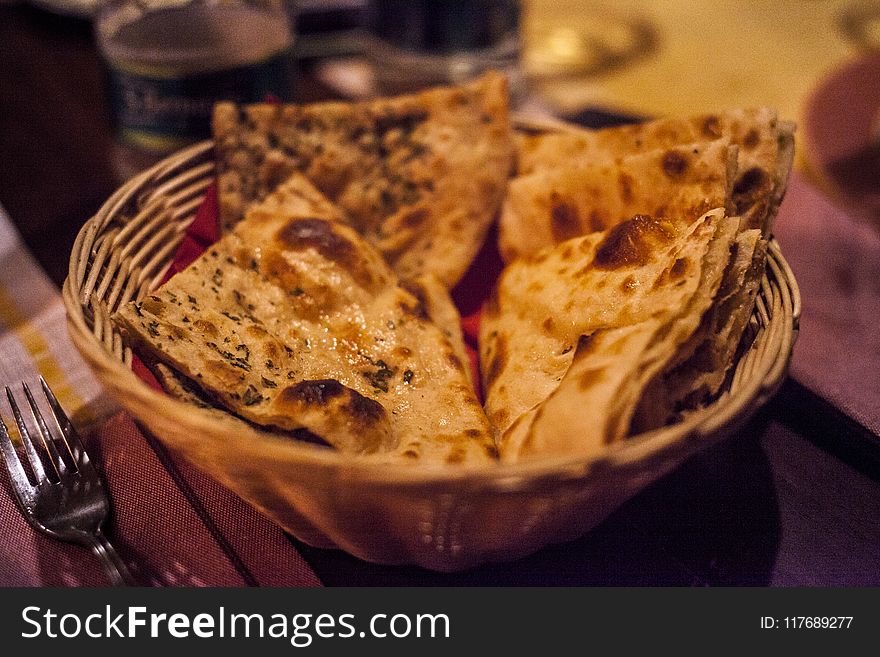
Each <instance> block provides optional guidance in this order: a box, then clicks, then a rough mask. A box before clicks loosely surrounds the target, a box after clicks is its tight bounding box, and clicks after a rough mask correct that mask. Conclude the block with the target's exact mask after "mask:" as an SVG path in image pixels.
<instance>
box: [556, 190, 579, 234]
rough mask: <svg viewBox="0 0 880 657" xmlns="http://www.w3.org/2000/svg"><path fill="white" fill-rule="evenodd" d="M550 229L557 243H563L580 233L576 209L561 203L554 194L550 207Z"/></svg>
mask: <svg viewBox="0 0 880 657" xmlns="http://www.w3.org/2000/svg"><path fill="white" fill-rule="evenodd" d="M550 229H551V231H552V232H553V239H554V240H556V241H557V242H564V241H565V240H569V239H571V238H572V237H577V236H578V235H580V233H581V222H580V221H579V220H578V213H577V208H575V207H573V206H572V205H569V204H568V203H565V202H563V201H561V200H560V199H559V198H558V196H556V195H555V194H554V200H553V201H552V205H551V207H550Z"/></svg>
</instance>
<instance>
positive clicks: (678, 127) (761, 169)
mask: <svg viewBox="0 0 880 657" xmlns="http://www.w3.org/2000/svg"><path fill="white" fill-rule="evenodd" d="M719 138H727V139H729V140H730V143H731V144H733V145H735V146H737V147H738V149H739V150H738V163H737V177H736V180H735V182H734V185H733V189H732V200H733V203H734V206H733V208H732V211H733V213H734V214H737V215H739V216H741V217H743V229H749V228H759V229H761V231H762V233H763V234H764V235H765V236H766V235H768V234H769V232H770V230H771V228H772V223H773V219H774V218H775V216H776V211H777V209H778V207H779V203H780V202H781V200H782V197H783V195H784V193H785V189H786V186H787V183H788V173H789V171H790V170H791V164H792V160H793V156H794V125H793V124H792V123H790V122H787V121H779V120H778V118H777V114H776V111H775V110H773V109H771V108H766V107H761V108H746V109H732V110H727V111H723V112H718V113H710V114H701V115H698V116H693V117H687V118H663V119H657V120H654V121H648V122H646V123H640V124H634V125H625V126H617V127H613V128H605V129H601V130H572V131H570V132H555V133H546V134H538V135H527V136H523V137H522V138H520V140H519V143H518V165H517V166H518V168H517V173H518V175H525V174H528V173H531V172H534V171H538V170H542V169H553V168H557V167H568V166H571V165H572V163H574V162H577V161H585V162H600V163H601V162H612V163H613V162H617V161H619V160H620V159H621V158H623V157H626V156H628V155H631V154H634V153H643V152H645V151H648V150H653V149H656V148H661V149H665V148H669V147H672V146H675V145H680V144H687V143H693V142H698V141H712V140H715V139H719Z"/></svg>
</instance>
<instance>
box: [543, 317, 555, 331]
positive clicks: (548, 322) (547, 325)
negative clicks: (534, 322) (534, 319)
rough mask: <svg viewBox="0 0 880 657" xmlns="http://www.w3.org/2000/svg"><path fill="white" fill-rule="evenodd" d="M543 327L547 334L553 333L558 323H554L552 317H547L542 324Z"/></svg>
mask: <svg viewBox="0 0 880 657" xmlns="http://www.w3.org/2000/svg"><path fill="white" fill-rule="evenodd" d="M541 327H542V328H543V329H544V331H545V332H546V333H552V332H553V329H554V328H556V322H554V321H553V318H552V317H547V318H546V319H544V321H543V322H541Z"/></svg>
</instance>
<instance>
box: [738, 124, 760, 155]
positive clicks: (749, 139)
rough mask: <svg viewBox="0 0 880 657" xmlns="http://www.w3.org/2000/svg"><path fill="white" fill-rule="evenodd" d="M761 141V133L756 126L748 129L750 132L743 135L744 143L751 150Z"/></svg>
mask: <svg viewBox="0 0 880 657" xmlns="http://www.w3.org/2000/svg"><path fill="white" fill-rule="evenodd" d="M760 141H761V135H760V134H759V133H758V131H757V130H756V129H755V128H752V129H751V130H749V131H748V133H746V136H745V137H743V141H742V144H743V146H745V147H746V148H747V149H749V150H751V149H753V148H754V147H755V146H757V145H758V142H760Z"/></svg>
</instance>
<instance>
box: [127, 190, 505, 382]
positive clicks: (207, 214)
mask: <svg viewBox="0 0 880 657" xmlns="http://www.w3.org/2000/svg"><path fill="white" fill-rule="evenodd" d="M219 238H220V221H219V205H218V202H217V186H216V185H211V187H209V188H208V190H207V191H206V192H205V198H204V200H203V201H202V203H201V205H200V206H199V208H198V210H197V211H196V217H195V219H194V220H193V222H192V223H191V224H190V225H189V227H188V228H187V230H186V235H185V236H184V238H183V241H182V242H181V243H180V246H179V247H178V248H177V252H176V253H175V254H174V260H173V261H172V263H171V267H170V268H169V269H168V273H167V274H166V275H165V278H164V280H163V281H162V282H163V283H164V282H165V281H167V280H168V279H169V278H171V277H172V276H173V275H174V274H176V273H178V272H180V271H182V270H184V269H186V268H187V267H188V266H189V265H190V264H191V263H192V262H193V261H194V260H195V259H196V258H198V257H199V256H200V255H201V254H202V253H203V252H204V251H205V249H207V248H208V247H209V246H210V245H211V244H213V243H214V242H216V241H217V240H218V239H219ZM502 267H503V262H502V260H501V255H500V254H499V253H498V232H497V229H496V227H495V225H494V224H493V226H492V228H491V230H490V231H489V234H488V235H487V237H486V240H485V241H484V243H483V246H482V248H481V249H480V251H479V253H478V254H477V257H476V258H475V259H474V261H473V262H472V263H471V266H470V268H469V269H468V271H467V272H465V275H464V276H463V277H462V279H461V281H459V283H458V285H456V286H455V288H454V289H453V290H452V300H453V302H454V303H455V306H456V308H458V311H459V313H461V329H462V332H463V333H464V342H465V348H466V349H467V352H468V357H469V358H470V366H471V374H472V378H473V381H474V386H475V387H476V389H477V395H478V396H479V398H480V399H482V389H481V386H480V369H479V355H478V354H479V351H478V348H477V337H478V335H479V331H480V316H481V313H482V306H483V302H484V301H485V300H486V299H488V298H489V294H490V293H491V291H492V287H493V285H494V283H495V281H496V280H497V278H498V275H499V274H500V273H501V269H502ZM132 369H133V370H134V372H135V374H137V375H138V376H139V377H140V378H141V379H142V380H143V381H145V382H146V383H148V384H149V385H150V386H152V387H153V388H155V389H156V390H162V386H161V385H160V384H159V382H158V381H157V380H156V378H155V377H154V376H153V374H152V373H151V372H150V370H149V369H147V367H146V366H144V364H143V363H142V362H141V361H140V359H138V358H137V356H134V358H133V362H132Z"/></svg>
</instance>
